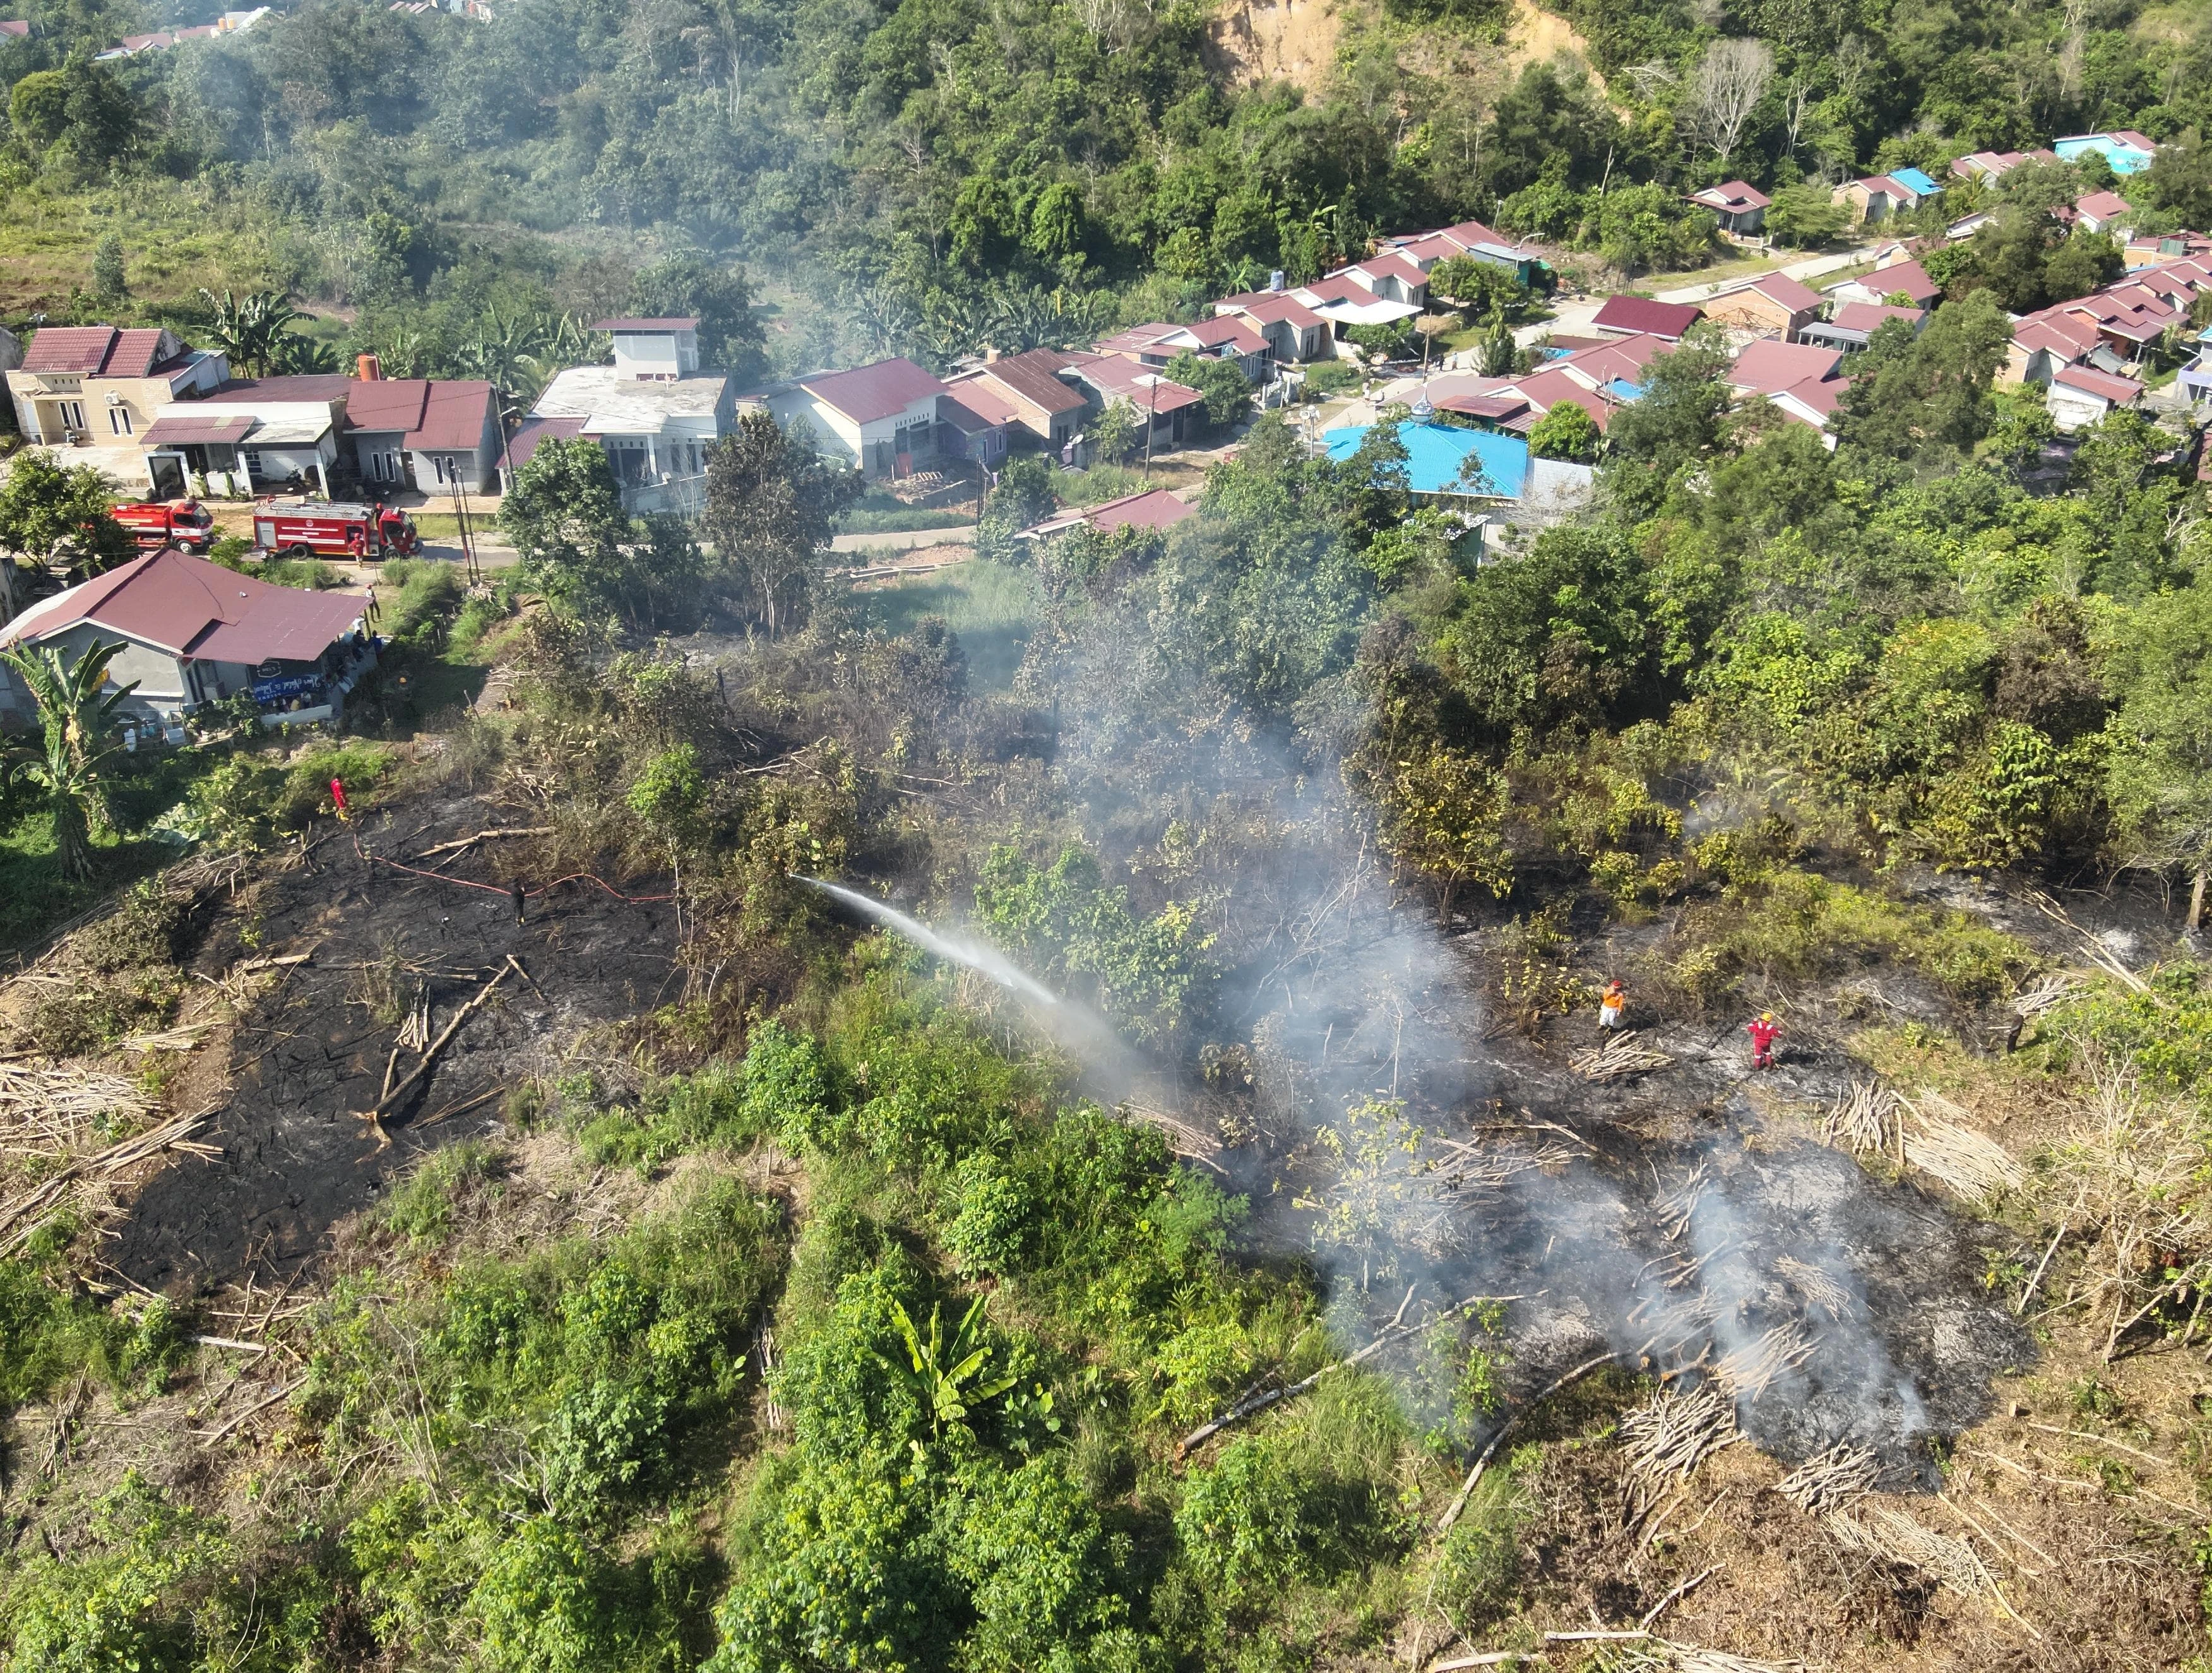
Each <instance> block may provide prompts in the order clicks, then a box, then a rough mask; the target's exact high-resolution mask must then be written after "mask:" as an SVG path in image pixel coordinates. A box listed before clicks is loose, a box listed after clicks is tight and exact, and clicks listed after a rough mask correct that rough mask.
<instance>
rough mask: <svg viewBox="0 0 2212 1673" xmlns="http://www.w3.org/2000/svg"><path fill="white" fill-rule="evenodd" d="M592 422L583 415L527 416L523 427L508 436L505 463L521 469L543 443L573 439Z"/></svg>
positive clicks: (512, 467) (515, 468)
mask: <svg viewBox="0 0 2212 1673" xmlns="http://www.w3.org/2000/svg"><path fill="white" fill-rule="evenodd" d="M590 422H591V420H590V419H588V418H583V417H574V418H539V417H529V418H526V419H524V420H523V421H522V426H521V428H520V429H518V430H516V431H515V433H514V434H513V435H512V436H511V437H509V438H508V440H507V452H506V455H505V458H504V460H503V463H504V464H506V465H507V466H508V467H509V468H510V469H513V470H518V471H519V470H520V469H521V468H522V467H523V466H524V465H527V464H528V463H530V459H531V456H532V454H534V453H537V451H538V447H539V445H540V444H541V443H543V442H547V441H574V440H575V439H576V438H577V437H578V436H580V435H582V434H583V433H584V426H585V425H586V424H587V423H590Z"/></svg>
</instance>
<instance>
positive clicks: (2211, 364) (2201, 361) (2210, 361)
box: [2173, 332, 2212, 405]
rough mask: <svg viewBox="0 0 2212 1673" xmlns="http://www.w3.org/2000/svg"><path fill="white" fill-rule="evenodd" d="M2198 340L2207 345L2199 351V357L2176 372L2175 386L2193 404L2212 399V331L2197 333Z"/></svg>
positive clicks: (2201, 403)
mask: <svg viewBox="0 0 2212 1673" xmlns="http://www.w3.org/2000/svg"><path fill="white" fill-rule="evenodd" d="M2197 342H2198V343H2200V344H2205V345H2206V346H2204V347H2203V348H2200V349H2199V350H2197V358H2196V359H2194V360H2192V361H2191V362H2189V364H2188V365H2186V366H2185V367H2183V368H2181V370H2180V371H2179V372H2178V373H2177V374H2174V380H2173V381H2174V386H2175V387H2177V388H2179V390H2180V391H2181V392H2182V393H2183V394H2184V395H2185V396H2187V397H2188V398H2189V400H2190V403H2191V405H2203V403H2205V402H2207V401H2212V333H2208V332H2199V333H2198V334H2197Z"/></svg>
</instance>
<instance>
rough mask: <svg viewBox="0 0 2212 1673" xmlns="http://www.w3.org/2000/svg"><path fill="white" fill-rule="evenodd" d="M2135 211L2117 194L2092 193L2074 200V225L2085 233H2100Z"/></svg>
mask: <svg viewBox="0 0 2212 1673" xmlns="http://www.w3.org/2000/svg"><path fill="white" fill-rule="evenodd" d="M2134 214H2135V210H2134V209H2133V208H2131V207H2130V205H2129V203H2128V200H2127V199H2126V198H2123V197H2121V196H2120V194H2119V193H2118V192H2091V193H2090V194H2089V195H2088V196H2087V197H2086V198H2076V199H2075V204H2074V224H2075V226H2077V227H2079V228H2081V230H2082V231H2083V232H2085V233H2100V232H2103V231H2105V230H2106V228H2115V229H2116V230H2117V223H2118V222H2121V221H2124V220H2126V219H2128V218H2130V217H2131V216H2133V215H2134Z"/></svg>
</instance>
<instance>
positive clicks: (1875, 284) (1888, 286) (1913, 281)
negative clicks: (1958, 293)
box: [1828, 261, 1943, 308]
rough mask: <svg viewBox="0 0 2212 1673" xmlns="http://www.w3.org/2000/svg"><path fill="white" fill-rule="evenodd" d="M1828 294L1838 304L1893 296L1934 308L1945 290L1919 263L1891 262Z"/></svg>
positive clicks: (1909, 304)
mask: <svg viewBox="0 0 2212 1673" xmlns="http://www.w3.org/2000/svg"><path fill="white" fill-rule="evenodd" d="M1828 295H1830V296H1832V297H1833V298H1834V299H1835V300H1836V301H1838V302H1887V301H1889V299H1890V298H1891V297H1893V296H1903V297H1905V298H1906V299H1907V305H1908V306H1910V307H1920V308H1927V307H1935V306H1936V302H1937V301H1939V300H1940V299H1941V298H1942V295H1943V287H1942V285H1940V284H1937V283H1936V281H1935V280H1933V279H1931V278H1929V277H1928V271H1927V270H1926V269H1925V268H1923V266H1921V265H1920V264H1919V263H1918V262H1917V261H1892V262H1890V263H1888V264H1887V265H1883V266H1879V267H1876V268H1875V270H1874V271H1872V272H1870V273H1864V274H1862V275H1860V277H1857V278H1856V279H1847V280H1845V281H1844V283H1841V284H1839V285H1836V286H1834V287H1833V288H1832V289H1830V290H1829V292H1828Z"/></svg>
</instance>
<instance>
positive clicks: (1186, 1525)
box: [1175, 1435, 1307, 1603]
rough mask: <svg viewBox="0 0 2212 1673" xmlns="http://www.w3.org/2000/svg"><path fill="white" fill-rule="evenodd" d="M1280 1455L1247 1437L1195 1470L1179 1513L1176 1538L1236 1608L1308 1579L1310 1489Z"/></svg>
mask: <svg viewBox="0 0 2212 1673" xmlns="http://www.w3.org/2000/svg"><path fill="white" fill-rule="evenodd" d="M1285 1463H1286V1460H1285V1459H1284V1458H1283V1457H1280V1456H1279V1450H1278V1449H1277V1448H1275V1447H1274V1446H1272V1445H1269V1443H1268V1442H1267V1440H1266V1439H1262V1438H1261V1437H1258V1436H1252V1435H1247V1436H1245V1437H1243V1439H1239V1440H1235V1441H1232V1442H1231V1443H1230V1444H1229V1445H1227V1446H1226V1447H1225V1448H1223V1449H1222V1453H1221V1457H1219V1458H1218V1460H1217V1461H1216V1462H1215V1463H1214V1465H1213V1467H1212V1469H1198V1470H1193V1471H1192V1472H1191V1474H1190V1475H1189V1476H1188V1479H1187V1480H1186V1481H1185V1483H1184V1486H1183V1495H1182V1504H1180V1505H1178V1506H1176V1512H1175V1528H1176V1539H1177V1540H1178V1541H1179V1542H1181V1543H1182V1551H1183V1554H1184V1556H1185V1558H1186V1559H1187V1560H1188V1561H1189V1562H1190V1564H1191V1566H1192V1567H1194V1569H1196V1570H1197V1571H1198V1573H1199V1574H1200V1577H1201V1578H1202V1579H1204V1580H1205V1582H1206V1585H1208V1586H1209V1587H1210V1588H1212V1590H1214V1591H1217V1592H1218V1593H1219V1595H1220V1596H1221V1597H1223V1598H1224V1599H1225V1600H1226V1601H1228V1602H1230V1603H1243V1602H1245V1601H1247V1600H1249V1599H1251V1598H1253V1597H1258V1596H1261V1595H1263V1594H1265V1593H1267V1592H1271V1591H1279V1590H1281V1589H1282V1588H1283V1587H1285V1586H1287V1585H1290V1584H1291V1582H1292V1581H1294V1580H1297V1579H1301V1578H1302V1577H1303V1576H1304V1574H1305V1573H1306V1571H1307V1564H1306V1558H1305V1552H1304V1528H1303V1525H1302V1512H1303V1510H1304V1493H1305V1489H1304V1485H1303V1484H1302V1483H1301V1482H1299V1481H1297V1479H1296V1478H1295V1477H1294V1476H1293V1475H1292V1474H1291V1471H1290V1470H1289V1469H1286V1468H1285Z"/></svg>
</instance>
